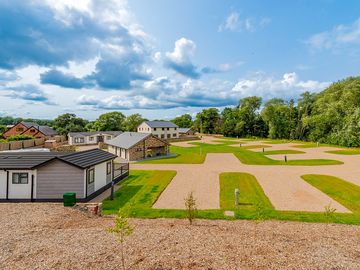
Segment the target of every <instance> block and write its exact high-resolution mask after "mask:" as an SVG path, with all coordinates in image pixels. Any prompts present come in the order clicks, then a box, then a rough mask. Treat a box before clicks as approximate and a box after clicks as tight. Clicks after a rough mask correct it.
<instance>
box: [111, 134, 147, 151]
mask: <svg viewBox="0 0 360 270" xmlns="http://www.w3.org/2000/svg"><path fill="white" fill-rule="evenodd" d="M149 136H151V133H140V132H124V133H122V134H120V135H119V136H117V137H116V138H114V139H112V140H110V141H108V142H107V144H109V145H113V146H116V147H120V148H124V149H129V148H131V147H132V146H134V145H135V144H137V143H138V142H140V141H142V140H144V139H145V138H147V137H149Z"/></svg>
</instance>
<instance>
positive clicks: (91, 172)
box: [88, 169, 95, 184]
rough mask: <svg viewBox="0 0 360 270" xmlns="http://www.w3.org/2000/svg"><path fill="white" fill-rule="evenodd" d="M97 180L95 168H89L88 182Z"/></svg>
mask: <svg viewBox="0 0 360 270" xmlns="http://www.w3.org/2000/svg"><path fill="white" fill-rule="evenodd" d="M94 181H95V170H94V169H91V170H88V184H91V183H94Z"/></svg>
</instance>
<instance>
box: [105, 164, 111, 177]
mask: <svg viewBox="0 0 360 270" xmlns="http://www.w3.org/2000/svg"><path fill="white" fill-rule="evenodd" d="M109 174H111V162H108V163H106V175H109Z"/></svg>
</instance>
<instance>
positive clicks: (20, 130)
mask: <svg viewBox="0 0 360 270" xmlns="http://www.w3.org/2000/svg"><path fill="white" fill-rule="evenodd" d="M23 131H24V129H23V128H22V127H19V128H16V132H23Z"/></svg>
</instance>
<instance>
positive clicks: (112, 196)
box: [110, 181, 115, 200]
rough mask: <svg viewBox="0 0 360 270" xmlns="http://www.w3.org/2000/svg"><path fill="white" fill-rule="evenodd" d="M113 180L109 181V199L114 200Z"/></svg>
mask: <svg viewBox="0 0 360 270" xmlns="http://www.w3.org/2000/svg"><path fill="white" fill-rule="evenodd" d="M114 185H115V183H114V181H111V193H110V200H114Z"/></svg>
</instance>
